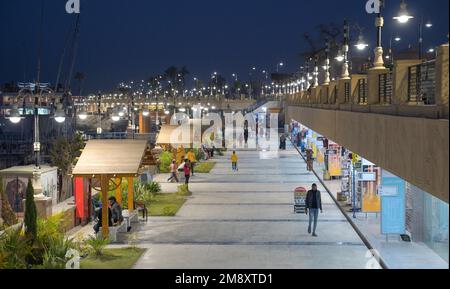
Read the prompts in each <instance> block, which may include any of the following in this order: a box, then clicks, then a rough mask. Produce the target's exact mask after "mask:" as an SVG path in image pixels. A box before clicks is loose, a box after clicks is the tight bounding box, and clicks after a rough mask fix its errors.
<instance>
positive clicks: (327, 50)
mask: <svg viewBox="0 0 450 289" xmlns="http://www.w3.org/2000/svg"><path fill="white" fill-rule="evenodd" d="M326 45H327V46H326V48H325V81H324V84H325V85H328V84H330V39H327V44H326Z"/></svg>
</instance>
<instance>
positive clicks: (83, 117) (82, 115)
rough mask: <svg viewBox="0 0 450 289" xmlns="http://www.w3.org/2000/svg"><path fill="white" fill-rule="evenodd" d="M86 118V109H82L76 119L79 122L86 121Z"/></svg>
mask: <svg viewBox="0 0 450 289" xmlns="http://www.w3.org/2000/svg"><path fill="white" fill-rule="evenodd" d="M87 117H88V115H87V113H86V109H85V108H84V107H83V108H81V111H80V112H79V113H78V118H79V119H81V120H86V119H87Z"/></svg>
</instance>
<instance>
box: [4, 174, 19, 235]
mask: <svg viewBox="0 0 450 289" xmlns="http://www.w3.org/2000/svg"><path fill="white" fill-rule="evenodd" d="M0 201H1V206H2V207H1V209H0V212H2V215H1V216H0V217H1V218H2V219H3V222H4V224H5V225H6V226H7V227H9V226H12V225H15V224H17V222H18V221H17V216H16V214H14V211H13V210H12V208H11V205H10V204H9V202H8V196H7V195H6V192H5V191H3V180H2V177H1V176H0Z"/></svg>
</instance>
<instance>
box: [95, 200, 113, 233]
mask: <svg viewBox="0 0 450 289" xmlns="http://www.w3.org/2000/svg"><path fill="white" fill-rule="evenodd" d="M95 218H96V219H98V221H97V223H96V224H95V225H94V232H95V234H98V232H99V231H100V228H101V227H102V203H101V202H99V208H98V209H97V210H96V214H95ZM108 223H109V224H108V225H109V226H110V227H112V225H113V220H112V212H111V209H110V208H108Z"/></svg>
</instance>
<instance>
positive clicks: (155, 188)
mask: <svg viewBox="0 0 450 289" xmlns="http://www.w3.org/2000/svg"><path fill="white" fill-rule="evenodd" d="M145 189H146V190H147V191H149V192H150V193H152V194H158V193H160V192H161V185H160V184H158V183H156V182H151V183H148V184H147V185H145Z"/></svg>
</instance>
